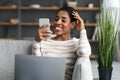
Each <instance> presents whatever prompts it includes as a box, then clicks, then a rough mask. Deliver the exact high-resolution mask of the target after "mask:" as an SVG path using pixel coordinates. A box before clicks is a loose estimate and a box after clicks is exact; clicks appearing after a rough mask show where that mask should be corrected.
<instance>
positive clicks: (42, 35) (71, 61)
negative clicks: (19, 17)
mask: <svg viewBox="0 0 120 80" xmlns="http://www.w3.org/2000/svg"><path fill="white" fill-rule="evenodd" d="M48 26H50V24H47V25H43V26H41V27H40V28H39V29H38V31H37V35H36V37H35V41H34V44H33V48H32V51H33V54H34V55H37V56H49V57H63V58H65V59H66V73H65V80H93V78H92V70H91V63H90V60H89V55H90V54H91V47H90V44H89V42H88V39H87V36H86V30H85V27H84V21H83V19H82V18H81V17H80V16H79V14H78V12H77V11H76V10H75V9H73V8H72V7H62V8H60V9H59V10H58V11H57V13H56V17H55V19H54V21H53V23H52V26H53V27H54V33H55V34H56V35H57V36H56V37H53V38H51V39H47V38H46V37H47V36H50V35H51V34H52V32H51V31H50V30H44V28H45V27H48ZM74 27H76V29H77V31H79V32H80V38H79V39H77V38H71V36H70V33H71V30H72V29H73V28H74Z"/></svg>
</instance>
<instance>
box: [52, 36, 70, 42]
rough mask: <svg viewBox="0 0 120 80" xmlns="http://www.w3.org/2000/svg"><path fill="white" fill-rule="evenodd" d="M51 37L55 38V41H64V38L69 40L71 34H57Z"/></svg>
mask: <svg viewBox="0 0 120 80" xmlns="http://www.w3.org/2000/svg"><path fill="white" fill-rule="evenodd" d="M52 39H53V40H57V41H66V40H70V39H71V36H70V35H58V36H56V37H54V38H52Z"/></svg>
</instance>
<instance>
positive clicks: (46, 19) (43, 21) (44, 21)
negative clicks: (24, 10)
mask: <svg viewBox="0 0 120 80" xmlns="http://www.w3.org/2000/svg"><path fill="white" fill-rule="evenodd" d="M44 24H50V20H49V18H40V19H39V27H41V26H42V25H44ZM45 30H50V26H48V27H46V28H45Z"/></svg>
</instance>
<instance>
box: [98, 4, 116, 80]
mask: <svg viewBox="0 0 120 80" xmlns="http://www.w3.org/2000/svg"><path fill="white" fill-rule="evenodd" d="M100 11H101V13H100V20H99V21H98V24H99V26H100V28H99V33H98V37H97V38H98V44H99V53H98V54H97V56H96V58H97V63H98V72H99V80H111V75H112V70H113V67H112V63H113V60H114V50H115V41H116V35H117V33H118V26H116V21H117V15H118V13H115V14H114V15H113V11H112V9H108V8H106V7H102V6H101V10H100Z"/></svg>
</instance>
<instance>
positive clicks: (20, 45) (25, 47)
mask: <svg viewBox="0 0 120 80" xmlns="http://www.w3.org/2000/svg"><path fill="white" fill-rule="evenodd" d="M31 52H32V41H28V40H0V80H14V62H15V61H14V59H15V54H31Z"/></svg>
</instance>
